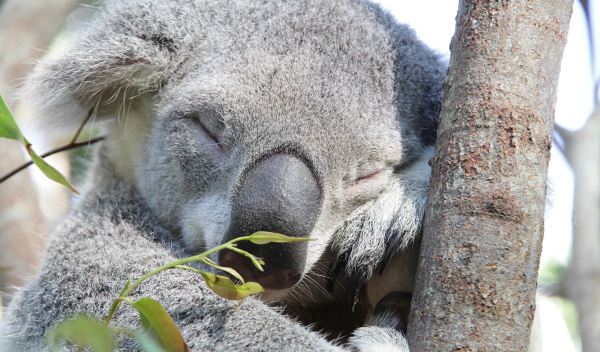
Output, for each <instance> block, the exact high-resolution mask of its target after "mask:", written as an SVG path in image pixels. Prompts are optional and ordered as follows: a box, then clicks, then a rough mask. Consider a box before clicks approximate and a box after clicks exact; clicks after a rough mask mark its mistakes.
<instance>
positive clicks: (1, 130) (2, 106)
mask: <svg viewBox="0 0 600 352" xmlns="http://www.w3.org/2000/svg"><path fill="white" fill-rule="evenodd" d="M0 137H3V138H8V139H14V140H17V141H20V142H22V143H23V145H24V146H25V149H26V150H27V154H29V156H30V157H31V161H33V163H34V164H35V165H36V166H37V167H38V168H39V169H40V170H41V171H42V173H44V175H46V177H48V178H49V179H51V180H52V181H54V182H58V183H60V184H61V185H63V186H65V187H67V188H68V189H70V190H71V191H73V192H75V193H77V194H79V192H77V190H76V189H75V187H73V185H72V184H71V183H70V182H69V181H67V179H66V178H65V177H64V176H63V175H62V174H61V173H60V172H59V171H58V170H56V169H55V168H54V167H52V166H51V165H50V164H48V163H47V162H46V161H44V159H42V158H41V157H40V156H39V155H37V153H36V152H35V151H34V150H33V148H32V147H31V143H29V141H28V140H27V138H25V136H23V133H22V132H21V130H20V129H19V126H18V125H17V122H16V121H15V118H14V117H13V115H12V114H11V112H10V110H9V109H8V106H7V105H6V103H5V102H4V99H2V97H1V96H0Z"/></svg>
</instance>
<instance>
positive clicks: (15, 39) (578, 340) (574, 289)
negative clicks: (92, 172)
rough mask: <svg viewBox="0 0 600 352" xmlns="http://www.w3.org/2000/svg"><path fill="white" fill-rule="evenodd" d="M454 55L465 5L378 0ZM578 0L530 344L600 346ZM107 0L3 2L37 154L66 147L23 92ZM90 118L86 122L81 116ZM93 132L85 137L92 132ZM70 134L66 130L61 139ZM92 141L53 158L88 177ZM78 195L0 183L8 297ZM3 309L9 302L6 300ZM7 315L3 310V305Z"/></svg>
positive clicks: (594, 141)
mask: <svg viewBox="0 0 600 352" xmlns="http://www.w3.org/2000/svg"><path fill="white" fill-rule="evenodd" d="M375 1H376V2H378V3H380V4H381V5H382V6H383V7H384V8H386V9H388V10H389V11H391V12H392V14H393V15H394V16H395V17H396V18H397V19H398V20H399V21H400V22H403V23H407V24H409V25H410V26H411V27H413V28H414V29H415V31H416V32H417V34H418V36H419V37H420V38H421V39H422V40H423V41H425V43H427V44H428V45H429V46H430V47H432V48H434V49H435V50H437V51H438V52H439V53H440V55H441V56H443V57H444V58H445V59H446V60H448V58H449V56H450V51H449V44H450V40H451V38H452V35H453V33H454V19H455V15H456V10H457V6H458V0H429V1H414V0H375ZM598 2H599V1H594V0H575V4H574V9H573V17H572V20H571V26H570V31H569V36H568V40H567V47H566V49H565V55H564V58H563V63H562V71H561V76H560V82H559V88H558V100H557V104H556V119H555V121H556V128H555V133H554V147H553V150H552V159H551V162H550V174H549V180H550V185H549V202H548V205H547V210H546V223H545V229H546V230H545V237H544V247H543V252H542V258H541V267H540V273H539V290H538V302H537V312H536V318H535V322H534V329H533V332H532V343H531V351H535V352H539V351H544V352H547V351H561V352H562V351H565V352H570V351H584V352H590V351H600V111H598V104H597V102H598V81H599V79H600V72H598V68H599V67H600V66H599V63H600V61H599V60H600V58H599V57H600V42H599V41H598V38H600V4H599V3H598ZM100 3H101V1H92V0H90V1H75V0H0V38H1V39H0V44H1V45H0V94H1V95H2V96H3V97H4V99H5V100H6V102H7V103H8V105H9V107H10V108H11V110H12V112H13V113H14V115H15V117H16V118H17V121H18V123H19V124H20V126H21V127H22V129H23V132H24V134H25V135H26V136H27V137H28V139H29V140H30V141H31V142H32V143H33V145H34V148H35V149H36V151H38V152H40V153H43V152H45V151H48V150H52V149H53V148H56V147H57V146H62V145H65V144H67V143H68V138H61V137H59V136H56V135H55V134H54V133H49V132H48V131H47V130H46V129H45V128H43V127H40V126H36V125H35V124H34V123H33V120H34V116H31V113H30V112H29V111H28V109H27V102H26V101H20V100H19V93H18V90H19V87H20V86H21V85H22V83H23V81H24V79H25V77H26V76H27V75H28V74H29V73H30V72H31V70H32V69H33V67H34V66H35V63H36V61H38V60H40V59H41V58H43V57H44V56H47V55H52V54H53V53H54V52H57V51H59V50H60V49H61V43H64V40H65V37H66V33H68V32H70V31H71V30H74V29H76V28H78V26H79V24H81V23H83V22H85V21H86V20H88V19H89V18H90V17H91V16H93V13H94V11H95V8H96V7H97V6H98V5H99V4H100ZM82 118H83V117H82ZM93 133H94V132H93V128H92V130H91V131H86V134H87V135H89V134H93ZM62 137H64V136H62ZM92 148H93V146H90V147H88V148H81V149H77V150H76V151H71V152H66V153H61V154H56V155H54V156H52V157H49V158H48V159H47V160H48V161H49V162H50V164H52V165H54V166H55V167H57V168H58V169H59V170H60V171H62V172H63V173H64V174H66V175H70V178H71V179H72V180H73V181H74V182H75V184H77V183H79V182H81V180H82V179H83V175H84V174H85V170H86V168H87V164H88V162H89V159H90V156H91V154H92V150H91V149H92ZM27 160H28V159H27V158H26V156H25V154H24V151H23V150H22V148H21V147H20V146H19V144H18V143H17V142H13V141H8V140H2V139H0V178H1V177H2V176H4V175H5V174H7V173H9V172H10V171H11V170H13V169H14V168H16V167H17V166H19V165H21V164H22V163H24V162H26V161H27ZM70 201H71V195H70V194H69V193H68V191H67V190H66V189H65V188H63V187H61V186H57V185H56V184H54V183H52V182H51V181H48V180H47V179H46V178H45V177H44V176H43V175H42V174H41V173H40V172H39V171H37V169H36V168H29V169H27V170H26V171H24V172H21V173H19V174H17V175H16V176H14V177H11V178H10V179H9V180H7V181H5V182H3V183H0V298H1V299H2V303H3V304H4V305H6V304H7V303H8V302H9V301H10V297H11V294H12V293H13V292H14V291H15V290H16V289H18V287H20V286H22V285H23V284H24V283H25V282H26V281H27V280H28V279H29V278H30V277H31V276H32V275H33V274H34V273H35V271H36V270H37V269H38V267H39V265H40V262H41V260H43V253H44V249H45V246H46V242H47V240H48V235H47V234H48V233H49V232H51V230H52V229H53V228H54V227H55V226H56V224H57V223H58V221H59V220H60V218H61V217H62V216H63V215H64V214H65V213H66V212H67V211H68V208H69V203H70ZM0 307H1V304H0ZM0 314H1V311H0Z"/></svg>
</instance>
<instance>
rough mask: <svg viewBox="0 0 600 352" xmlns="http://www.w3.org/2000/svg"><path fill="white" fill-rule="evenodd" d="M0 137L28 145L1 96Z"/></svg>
mask: <svg viewBox="0 0 600 352" xmlns="http://www.w3.org/2000/svg"><path fill="white" fill-rule="evenodd" d="M0 137H3V138H8V139H14V140H16V141H21V142H23V143H24V144H28V142H27V140H26V139H25V137H24V136H23V133H21V130H20V129H19V126H17V122H16V121H15V119H14V117H13V115H12V114H11V113H10V110H9V109H8V106H7V105H6V103H5V102H4V99H2V96H0Z"/></svg>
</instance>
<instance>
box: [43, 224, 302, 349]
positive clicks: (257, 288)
mask: <svg viewBox="0 0 600 352" xmlns="http://www.w3.org/2000/svg"><path fill="white" fill-rule="evenodd" d="M307 240H309V239H308V238H296V237H288V236H285V235H281V234H278V233H273V232H266V231H259V232H255V233H253V234H251V235H248V236H243V237H238V238H236V239H233V240H231V241H229V242H227V243H224V244H221V245H219V246H217V247H215V248H212V249H209V250H207V251H205V252H203V253H200V254H197V255H195V256H192V257H188V258H183V259H179V260H176V261H173V262H171V263H168V264H165V265H163V266H160V267H158V268H156V269H153V270H151V271H149V272H148V273H146V274H144V275H142V276H141V277H140V278H138V279H137V280H135V281H132V280H128V281H127V283H126V284H125V286H124V287H123V290H122V291H121V293H120V294H119V296H118V297H117V298H116V299H115V300H114V301H113V303H112V305H111V307H110V310H109V312H108V315H107V316H106V318H105V319H103V320H99V319H97V318H94V317H90V316H84V315H80V316H76V317H73V318H72V319H68V320H66V321H63V322H62V323H60V324H59V325H57V326H55V327H54V328H53V329H51V330H50V332H49V333H48V335H47V339H48V343H49V345H50V346H51V349H52V350H53V351H60V349H61V346H63V344H64V343H66V342H68V343H71V344H73V345H75V346H78V347H80V348H84V347H91V348H92V349H93V350H94V351H96V352H105V351H112V350H113V348H114V346H115V345H116V338H117V337H118V336H119V335H125V336H129V337H131V338H134V339H135V340H136V341H137V343H138V345H139V346H140V348H142V350H143V351H146V352H158V351H161V352H184V351H189V348H188V347H187V345H186V343H185V340H184V339H183V337H182V336H181V333H180V331H179V329H178V327H177V325H176V324H175V322H174V321H173V319H172V318H171V316H170V315H169V313H168V312H167V310H166V309H165V308H164V307H163V306H162V305H161V304H160V303H159V302H158V301H156V300H154V299H152V298H150V297H142V298H140V299H138V300H137V301H134V300H133V299H131V298H130V297H129V296H130V295H131V294H132V293H133V292H134V291H135V290H136V289H137V288H138V287H139V286H140V285H141V284H142V283H143V282H144V281H146V280H147V279H149V278H150V277H152V276H154V275H157V274H159V273H161V272H163V271H165V270H170V269H179V270H188V271H192V272H194V273H197V274H198V275H200V276H201V277H202V278H203V279H204V281H205V282H206V285H207V286H208V287H209V288H210V289H211V290H213V292H215V293H216V294H217V295H219V296H221V297H223V298H226V299H231V300H241V299H244V298H246V297H248V296H250V295H254V294H258V293H260V292H263V288H262V286H261V285H260V284H258V283H256V282H245V281H244V279H243V278H242V276H241V275H240V274H239V273H238V272H237V271H235V270H234V269H232V268H227V267H223V266H220V265H218V264H216V263H215V262H214V261H212V260H210V259H209V258H208V256H209V255H211V254H213V253H216V252H218V251H221V250H223V249H227V250H231V251H234V252H237V253H239V254H241V255H243V256H245V257H247V258H248V259H249V260H250V261H251V262H252V264H253V265H254V266H255V267H256V269H258V270H260V271H263V270H264V269H263V265H265V262H264V261H263V260H262V259H261V258H257V257H255V256H254V255H252V254H250V253H248V252H246V251H244V250H242V249H240V248H238V247H237V242H240V241H250V242H252V243H254V244H258V245H264V244H268V243H289V242H301V241H307ZM190 263H203V264H205V265H208V266H210V267H213V268H215V269H217V270H221V271H224V272H226V273H228V274H230V275H231V276H232V277H234V278H235V279H237V280H238V281H239V282H240V283H237V284H236V283H234V282H233V281H232V280H231V279H230V278H229V277H227V276H223V275H217V274H213V273H209V272H203V271H201V270H198V269H196V268H194V267H191V266H188V265H187V264H190ZM122 302H125V303H127V304H129V305H130V306H132V307H133V308H135V310H137V312H138V313H139V316H140V325H141V327H140V328H138V329H136V330H131V329H124V328H118V327H113V326H111V325H109V323H110V322H111V320H112V319H113V317H114V315H115V313H116V312H117V310H118V309H119V306H120V304H121V303H122Z"/></svg>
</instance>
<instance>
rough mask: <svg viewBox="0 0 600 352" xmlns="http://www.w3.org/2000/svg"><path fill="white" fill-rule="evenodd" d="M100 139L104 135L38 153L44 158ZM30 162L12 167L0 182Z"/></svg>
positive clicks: (102, 138)
mask: <svg viewBox="0 0 600 352" xmlns="http://www.w3.org/2000/svg"><path fill="white" fill-rule="evenodd" d="M102 140H104V137H97V138H93V139H90V140H89V141H85V142H79V143H74V144H67V145H63V146H62V147H58V148H56V149H52V150H51V151H49V152H47V153H44V154H42V155H40V158H42V159H44V158H46V157H49V156H50V155H54V154H57V153H60V152H64V151H66V150H71V149H76V148H79V147H83V146H86V145H92V144H95V143H98V142H100V141H102ZM32 164H33V161H28V162H26V163H24V164H23V165H21V166H19V167H17V168H16V169H14V170H12V171H11V172H9V173H7V174H6V175H4V176H2V177H1V178H0V183H2V182H4V181H6V180H8V179H9V178H11V177H13V176H14V175H16V174H17V173H19V172H21V171H23V170H25V169H26V168H28V167H29V166H31V165H32Z"/></svg>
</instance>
